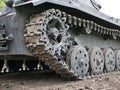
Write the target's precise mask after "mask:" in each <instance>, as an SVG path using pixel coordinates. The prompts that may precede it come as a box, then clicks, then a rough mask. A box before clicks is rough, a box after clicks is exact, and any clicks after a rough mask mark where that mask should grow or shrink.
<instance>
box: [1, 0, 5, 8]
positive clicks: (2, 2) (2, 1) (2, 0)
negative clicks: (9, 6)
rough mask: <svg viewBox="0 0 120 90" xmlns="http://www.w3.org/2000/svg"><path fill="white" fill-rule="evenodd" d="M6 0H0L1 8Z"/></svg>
mask: <svg viewBox="0 0 120 90" xmlns="http://www.w3.org/2000/svg"><path fill="white" fill-rule="evenodd" d="M4 1H5V0H0V9H1V8H2V7H3V5H4Z"/></svg>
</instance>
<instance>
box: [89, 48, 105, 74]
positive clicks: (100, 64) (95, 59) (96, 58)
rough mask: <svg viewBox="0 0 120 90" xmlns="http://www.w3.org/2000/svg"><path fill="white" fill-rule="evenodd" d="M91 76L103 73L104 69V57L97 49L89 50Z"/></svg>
mask: <svg viewBox="0 0 120 90" xmlns="http://www.w3.org/2000/svg"><path fill="white" fill-rule="evenodd" d="M89 54H90V66H91V70H92V71H91V74H100V73H103V68H104V55H103V51H102V50H101V49H100V48H99V47H94V48H92V49H90V50H89Z"/></svg>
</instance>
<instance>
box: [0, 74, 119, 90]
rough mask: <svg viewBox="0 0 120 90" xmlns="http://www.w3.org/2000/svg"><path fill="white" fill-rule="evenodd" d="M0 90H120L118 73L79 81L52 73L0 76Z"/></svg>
mask: <svg viewBox="0 0 120 90" xmlns="http://www.w3.org/2000/svg"><path fill="white" fill-rule="evenodd" d="M0 90H120V72H119V73H117V74H109V75H104V76H99V77H94V78H90V79H85V80H79V81H78V80H77V81H73V80H72V81H71V80H66V79H64V78H61V77H59V76H58V75H57V74H55V73H54V72H22V73H20V72H17V73H9V74H0Z"/></svg>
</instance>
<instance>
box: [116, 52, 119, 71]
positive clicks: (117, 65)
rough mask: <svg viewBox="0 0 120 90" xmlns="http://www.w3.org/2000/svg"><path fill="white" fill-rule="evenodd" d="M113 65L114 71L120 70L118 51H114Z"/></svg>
mask: <svg viewBox="0 0 120 90" xmlns="http://www.w3.org/2000/svg"><path fill="white" fill-rule="evenodd" d="M115 65H116V69H117V70H120V50H116V51H115Z"/></svg>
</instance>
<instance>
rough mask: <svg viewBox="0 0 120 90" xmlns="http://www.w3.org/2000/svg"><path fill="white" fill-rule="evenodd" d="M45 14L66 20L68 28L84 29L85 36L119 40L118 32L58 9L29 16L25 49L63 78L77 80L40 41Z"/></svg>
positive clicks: (65, 65) (62, 61)
mask: <svg viewBox="0 0 120 90" xmlns="http://www.w3.org/2000/svg"><path fill="white" fill-rule="evenodd" d="M46 12H49V13H51V14H55V13H56V15H57V16H58V17H59V18H61V19H62V20H64V18H66V23H67V24H68V25H69V26H70V27H81V26H82V27H84V28H85V33H86V34H90V33H93V34H97V35H103V36H110V37H113V39H119V37H120V31H119V30H117V29H111V28H107V27H104V26H101V25H99V24H97V23H95V22H94V21H90V20H85V19H81V18H78V17H75V16H72V15H69V14H66V13H65V12H62V11H60V10H58V9H49V10H46V11H44V12H42V13H40V14H36V15H33V16H31V17H30V19H29V20H28V22H27V24H26V30H25V34H24V37H25V40H26V44H27V48H28V49H29V50H30V51H31V52H32V54H33V55H35V56H37V57H39V60H41V61H43V62H45V64H46V65H48V66H49V68H50V69H52V70H54V71H55V72H56V73H58V74H59V75H61V76H63V77H67V78H76V79H78V77H77V75H76V74H74V72H73V71H71V70H69V66H68V65H67V64H66V62H65V61H64V60H58V57H56V56H55V55H53V54H52V53H51V52H50V50H46V48H45V46H46V45H45V43H44V41H40V39H41V38H42V35H43V32H42V31H40V30H39V29H40V28H43V24H45V23H43V22H44V17H45V16H47V14H48V13H46ZM59 13H61V14H59ZM88 28H89V29H88ZM88 77H89V76H88ZM90 77H92V76H90Z"/></svg>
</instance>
